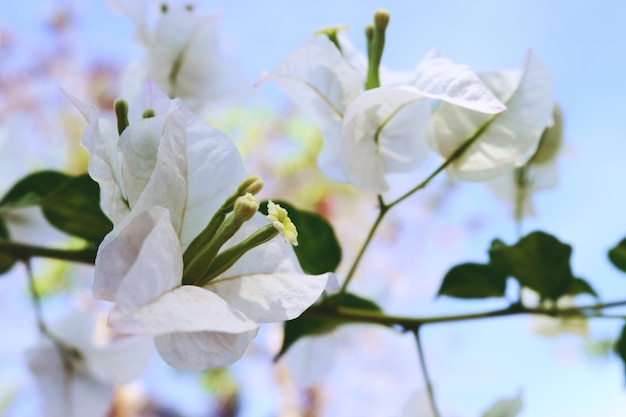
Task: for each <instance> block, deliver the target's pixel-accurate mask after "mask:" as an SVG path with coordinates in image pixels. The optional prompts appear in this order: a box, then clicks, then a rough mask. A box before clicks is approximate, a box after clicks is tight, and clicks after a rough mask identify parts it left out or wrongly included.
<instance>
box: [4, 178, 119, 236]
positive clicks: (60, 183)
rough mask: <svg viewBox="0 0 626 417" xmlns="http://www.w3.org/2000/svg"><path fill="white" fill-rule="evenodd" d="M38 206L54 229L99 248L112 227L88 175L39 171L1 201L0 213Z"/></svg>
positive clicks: (14, 187)
mask: <svg viewBox="0 0 626 417" xmlns="http://www.w3.org/2000/svg"><path fill="white" fill-rule="evenodd" d="M32 206H40V207H41V209H42V211H43V214H44V216H45V218H46V219H47V220H48V222H50V224H52V225H53V226H54V227H56V228H57V229H60V230H62V231H63V232H66V233H69V234H70V235H73V236H78V237H80V238H83V239H85V240H87V241H89V242H92V243H95V244H96V245H97V244H99V243H100V242H101V241H102V239H103V238H104V236H105V235H106V234H107V233H108V232H109V231H111V229H112V228H113V225H112V224H111V222H110V221H109V219H108V218H107V217H106V216H105V215H104V213H102V210H101V209H100V188H99V187H98V184H96V183H95V182H94V181H93V180H92V179H91V178H90V177H89V175H87V174H84V175H79V176H76V177H74V176H71V175H66V174H63V173H62V172H57V171H41V172H37V173H34V174H31V175H28V176H27V177H24V178H22V179H21V180H20V181H18V182H17V183H16V184H15V185H14V186H13V187H12V188H11V189H10V190H9V191H8V192H7V194H6V195H5V196H4V197H3V198H2V200H0V213H2V212H7V211H10V210H16V209H21V208H26V207H32Z"/></svg>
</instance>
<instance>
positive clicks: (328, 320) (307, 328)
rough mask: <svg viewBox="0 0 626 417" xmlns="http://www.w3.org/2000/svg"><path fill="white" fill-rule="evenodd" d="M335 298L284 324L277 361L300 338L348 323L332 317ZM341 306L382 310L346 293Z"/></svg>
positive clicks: (372, 303) (375, 310)
mask: <svg viewBox="0 0 626 417" xmlns="http://www.w3.org/2000/svg"><path fill="white" fill-rule="evenodd" d="M336 300H337V296H336V295H333V296H330V297H327V298H325V299H324V300H323V301H322V302H321V303H319V304H316V305H314V306H312V307H310V308H309V309H308V310H307V311H305V312H304V313H302V315H301V316H300V317H297V318H295V319H293V320H289V321H286V322H285V335H284V337H283V345H282V347H281V348H280V352H278V354H277V355H276V358H275V360H278V359H279V358H280V357H281V356H282V355H283V354H284V353H285V352H287V350H288V349H289V348H290V347H291V346H292V345H293V344H294V343H295V342H296V341H297V340H299V339H300V338H302V337H305V336H314V335H320V334H324V333H328V332H330V331H332V330H334V329H336V328H337V327H339V326H341V325H343V324H348V323H350V322H348V321H345V320H342V319H339V318H334V317H332V311H333V308H334V307H335V304H336ZM341 306H342V307H345V308H354V309H359V310H365V311H370V312H379V313H380V312H382V309H381V308H380V307H379V306H378V305H377V304H376V303H374V302H373V301H370V300H367V299H365V298H362V297H359V296H357V295H354V294H350V293H346V294H345V296H344V298H343V300H342V301H341Z"/></svg>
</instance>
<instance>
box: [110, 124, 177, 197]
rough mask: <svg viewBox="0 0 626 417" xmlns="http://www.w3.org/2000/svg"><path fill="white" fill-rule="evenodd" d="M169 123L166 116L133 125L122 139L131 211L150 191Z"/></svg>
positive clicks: (125, 182) (120, 145)
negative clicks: (151, 177) (163, 136)
mask: <svg viewBox="0 0 626 417" xmlns="http://www.w3.org/2000/svg"><path fill="white" fill-rule="evenodd" d="M165 120H166V116H157V117H151V118H149V119H145V120H141V121H138V122H136V123H132V124H131V125H130V126H128V127H127V128H126V129H125V130H124V132H123V133H122V135H121V136H120V140H119V147H120V151H121V153H122V161H123V163H122V174H123V178H124V190H125V191H126V195H127V196H128V204H129V205H130V206H131V207H134V205H135V203H136V202H137V200H138V199H139V196H140V195H141V193H142V192H143V190H144V188H146V185H147V184H148V181H149V180H150V175H151V174H152V171H153V170H154V167H155V165H156V163H157V151H158V149H159V144H160V143H161V136H162V135H163V127H164V125H165Z"/></svg>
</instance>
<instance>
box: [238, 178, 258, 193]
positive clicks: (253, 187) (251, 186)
mask: <svg viewBox="0 0 626 417" xmlns="http://www.w3.org/2000/svg"><path fill="white" fill-rule="evenodd" d="M263 185H264V184H263V180H262V179H261V177H258V176H256V175H253V176H251V177H248V178H246V179H245V180H243V182H242V183H241V184H240V185H239V187H238V188H237V193H238V196H243V195H246V194H248V193H250V194H253V195H255V194H257V193H258V192H259V191H261V190H262V189H263Z"/></svg>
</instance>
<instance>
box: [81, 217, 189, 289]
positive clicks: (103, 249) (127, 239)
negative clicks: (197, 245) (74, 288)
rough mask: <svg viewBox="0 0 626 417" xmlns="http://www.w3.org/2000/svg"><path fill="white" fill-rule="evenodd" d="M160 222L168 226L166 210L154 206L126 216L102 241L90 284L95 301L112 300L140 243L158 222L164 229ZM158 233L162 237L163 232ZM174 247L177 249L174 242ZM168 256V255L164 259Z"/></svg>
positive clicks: (137, 251) (138, 250)
mask: <svg viewBox="0 0 626 417" xmlns="http://www.w3.org/2000/svg"><path fill="white" fill-rule="evenodd" d="M164 222H167V223H165V224H166V225H167V224H168V223H169V214H168V212H167V210H165V209H163V208H161V207H155V208H153V209H151V210H147V211H144V212H141V213H138V214H137V215H133V216H129V217H127V218H126V219H124V221H123V222H122V223H120V224H119V225H118V226H117V227H116V228H115V229H113V231H111V232H110V233H109V234H108V235H107V236H106V237H105V238H104V240H103V241H102V243H101V244H100V247H99V248H98V254H97V256H96V265H95V266H96V268H95V271H94V283H93V293H94V296H95V297H96V298H99V299H102V300H107V301H114V300H115V296H116V293H117V290H118V287H119V286H120V283H121V282H122V280H123V279H124V277H125V276H126V275H127V274H128V273H129V271H130V270H131V268H132V266H133V264H134V263H135V261H136V260H137V258H138V257H139V255H140V251H141V250H142V249H143V248H142V246H143V244H144V241H146V240H148V237H149V236H150V234H151V233H152V232H153V231H154V229H155V228H156V225H157V224H158V223H161V228H162V229H164V224H163V223H164ZM169 228H170V229H171V225H170V226H169ZM158 233H161V234H163V230H161V231H159V232H158ZM156 243H159V242H156ZM175 246H176V247H178V241H177V240H176V239H175ZM146 250H147V248H146ZM179 251H180V249H179ZM144 256H146V255H145V254H144ZM171 256H172V254H168V258H171ZM155 261H157V262H158V260H155Z"/></svg>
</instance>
